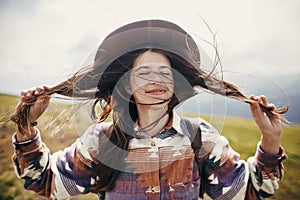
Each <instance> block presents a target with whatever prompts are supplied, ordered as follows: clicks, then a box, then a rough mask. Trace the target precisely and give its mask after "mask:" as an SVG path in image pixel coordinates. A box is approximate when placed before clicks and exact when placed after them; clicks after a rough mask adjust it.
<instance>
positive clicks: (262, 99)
mask: <svg viewBox="0 0 300 200" xmlns="http://www.w3.org/2000/svg"><path fill="white" fill-rule="evenodd" d="M260 99H261V101H262V103H263V104H264V105H268V98H267V97H266V96H265V95H261V96H260Z"/></svg>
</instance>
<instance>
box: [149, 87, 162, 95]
mask: <svg viewBox="0 0 300 200" xmlns="http://www.w3.org/2000/svg"><path fill="white" fill-rule="evenodd" d="M166 92H167V90H166V89H162V88H155V89H151V90H147V91H146V93H147V94H153V95H162V94H165V93H166Z"/></svg>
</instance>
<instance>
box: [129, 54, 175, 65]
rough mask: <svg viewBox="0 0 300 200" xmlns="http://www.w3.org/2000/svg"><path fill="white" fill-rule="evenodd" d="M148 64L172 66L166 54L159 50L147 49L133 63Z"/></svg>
mask: <svg viewBox="0 0 300 200" xmlns="http://www.w3.org/2000/svg"><path fill="white" fill-rule="evenodd" d="M147 64H149V65H153V64H156V65H162V66H171V64H170V61H169V59H168V58H167V56H165V55H164V54H162V53H159V52H152V51H146V52H144V53H142V54H141V55H139V56H138V57H137V58H136V60H135V62H134V63H133V67H136V66H140V65H147Z"/></svg>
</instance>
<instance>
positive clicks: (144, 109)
mask: <svg viewBox="0 0 300 200" xmlns="http://www.w3.org/2000/svg"><path fill="white" fill-rule="evenodd" d="M137 111H138V116H139V117H138V125H139V126H140V128H141V129H142V130H143V133H144V134H145V135H147V136H150V137H153V136H155V135H156V134H158V133H159V132H160V131H161V130H162V129H163V128H164V127H165V126H166V124H167V123H168V120H169V115H168V114H165V112H166V111H167V105H164V106H162V105H151V106H144V105H137ZM158 119H159V120H158ZM157 120H158V121H157Z"/></svg>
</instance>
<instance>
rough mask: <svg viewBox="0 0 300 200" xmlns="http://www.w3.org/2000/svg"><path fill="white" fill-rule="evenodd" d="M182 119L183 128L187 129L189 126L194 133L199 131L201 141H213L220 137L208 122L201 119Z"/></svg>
mask: <svg viewBox="0 0 300 200" xmlns="http://www.w3.org/2000/svg"><path fill="white" fill-rule="evenodd" d="M182 119H183V120H182V124H183V126H185V127H187V128H188V126H189V125H190V126H192V128H193V129H194V130H195V131H196V130H197V129H200V131H201V136H202V141H205V140H212V141H215V139H216V138H218V137H219V136H220V134H219V132H218V130H216V129H215V128H214V127H213V126H212V125H211V124H210V123H209V122H207V121H206V120H204V119H203V118H201V117H182Z"/></svg>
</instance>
